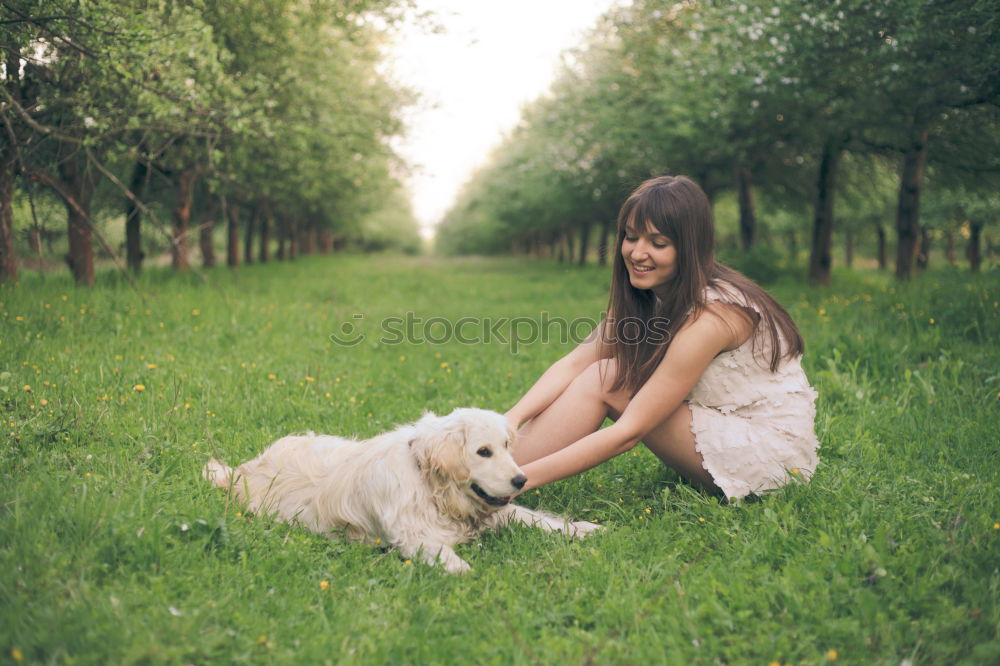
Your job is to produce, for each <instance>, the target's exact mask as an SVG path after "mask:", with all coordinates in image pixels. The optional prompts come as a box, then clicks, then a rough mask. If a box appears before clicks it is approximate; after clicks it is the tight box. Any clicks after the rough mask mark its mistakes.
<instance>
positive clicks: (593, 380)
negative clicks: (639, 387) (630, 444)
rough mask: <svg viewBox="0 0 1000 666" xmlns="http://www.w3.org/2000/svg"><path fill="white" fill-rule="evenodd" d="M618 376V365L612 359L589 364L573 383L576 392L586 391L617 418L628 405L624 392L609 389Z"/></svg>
mask: <svg viewBox="0 0 1000 666" xmlns="http://www.w3.org/2000/svg"><path fill="white" fill-rule="evenodd" d="M617 376H618V363H617V361H615V360H614V359H601V360H599V361H595V362H593V363H591V364H590V365H589V366H587V368H586V369H585V370H584V371H583V372H581V373H580V374H579V375H577V377H576V379H575V380H574V381H573V383H574V384H575V385H576V387H577V389H578V390H582V391H586V392H587V393H588V394H590V395H592V396H594V397H595V398H597V399H599V400H601V401H602V402H604V403H605V404H606V405H607V406H608V407H609V408H610V409H611V411H612V413H613V414H614V416H613V417H617V415H618V414H620V413H621V412H622V411H624V409H625V406H626V405H627V404H628V396H627V395H626V394H625V392H624V391H621V390H619V391H613V390H612V389H611V387H612V385H613V384H614V382H615V378H616V377H617Z"/></svg>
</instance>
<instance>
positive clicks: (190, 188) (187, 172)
mask: <svg viewBox="0 0 1000 666" xmlns="http://www.w3.org/2000/svg"><path fill="white" fill-rule="evenodd" d="M194 181H195V171H194V169H190V168H189V169H181V170H180V171H179V172H177V176H176V180H175V181H174V185H175V187H176V195H177V205H175V206H174V236H173V239H172V243H171V245H170V266H171V267H172V268H173V269H174V270H176V271H185V270H187V269H188V240H187V238H188V229H189V228H190V227H191V202H192V201H193V200H194Z"/></svg>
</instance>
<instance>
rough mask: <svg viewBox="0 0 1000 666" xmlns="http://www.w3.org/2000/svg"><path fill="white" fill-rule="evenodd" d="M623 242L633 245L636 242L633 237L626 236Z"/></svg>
mask: <svg viewBox="0 0 1000 666" xmlns="http://www.w3.org/2000/svg"><path fill="white" fill-rule="evenodd" d="M625 240H627V241H628V242H629V243H634V242H635V241H636V238H635V236H626V237H625Z"/></svg>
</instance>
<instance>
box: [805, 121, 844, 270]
mask: <svg viewBox="0 0 1000 666" xmlns="http://www.w3.org/2000/svg"><path fill="white" fill-rule="evenodd" d="M840 148H841V142H840V141H837V140H834V139H831V140H829V141H827V143H826V145H825V146H823V156H822V158H821V159H820V164H819V181H818V183H817V193H816V214H815V216H814V217H813V231H812V249H811V250H810V254H809V280H810V281H812V282H814V283H816V284H821V285H824V286H826V285H828V284H830V267H831V265H832V263H833V259H832V257H831V251H830V243H831V240H832V238H833V197H834V193H835V192H834V188H835V185H836V176H837V165H838V161H839V160H840Z"/></svg>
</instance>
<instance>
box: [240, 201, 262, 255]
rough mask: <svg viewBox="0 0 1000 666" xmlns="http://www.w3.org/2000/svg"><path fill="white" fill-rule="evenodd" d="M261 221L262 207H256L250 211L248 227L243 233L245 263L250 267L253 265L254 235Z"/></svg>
mask: <svg viewBox="0 0 1000 666" xmlns="http://www.w3.org/2000/svg"><path fill="white" fill-rule="evenodd" d="M259 219H260V205H256V206H253V207H252V208H251V209H250V217H249V218H248V219H247V226H246V229H244V231H243V263H245V264H247V265H248V266H249V265H250V264H252V263H253V235H254V232H255V231H256V230H257V221H258V220H259Z"/></svg>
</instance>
